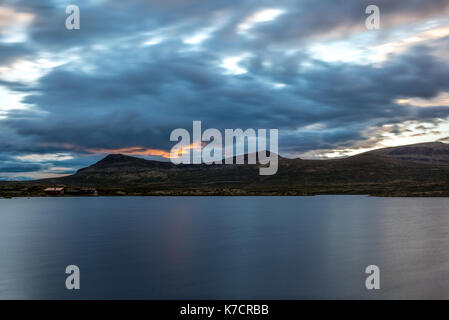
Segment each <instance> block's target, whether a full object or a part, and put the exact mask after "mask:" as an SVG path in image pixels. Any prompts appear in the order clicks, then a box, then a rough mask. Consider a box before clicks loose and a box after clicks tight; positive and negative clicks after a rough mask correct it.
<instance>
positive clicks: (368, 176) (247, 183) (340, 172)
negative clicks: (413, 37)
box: [0, 143, 449, 196]
mask: <svg viewBox="0 0 449 320" xmlns="http://www.w3.org/2000/svg"><path fill="white" fill-rule="evenodd" d="M447 149H449V145H446V144H439V143H437V144H435V143H428V144H415V145H406V146H399V147H393V148H382V149H377V150H373V151H369V152H365V153H361V154H358V155H355V156H351V157H348V158H343V159H329V160H305V159H300V158H296V159H288V158H283V157H279V164H278V166H279V167H278V172H277V173H276V174H275V175H273V176H260V175H259V168H260V165H259V164H255V165H250V164H243V165H238V164H233V165H225V164H223V165H219V164H213V165H207V164H195V165H187V164H181V165H175V164H173V163H171V162H163V161H154V160H146V159H142V158H136V157H132V156H128V155H123V154H110V155H107V156H106V157H105V158H103V159H101V160H100V161H98V162H97V163H95V164H93V165H91V166H89V167H86V168H82V169H80V170H78V171H77V172H76V173H75V174H73V175H70V176H65V177H60V178H53V179H42V180H35V181H26V182H20V183H16V184H15V185H16V186H26V187H27V188H31V189H32V190H34V191H36V192H37V191H38V190H40V189H39V188H42V186H55V185H63V186H68V187H86V186H89V187H95V188H97V189H98V190H99V191H100V194H101V195H116V194H120V195H122V194H127V195H315V194H371V195H386V196H449V165H448V164H449V154H448V155H446V150H447ZM398 150H399V151H398ZM398 154H399V155H398ZM412 156H413V157H412ZM423 157H424V158H423ZM446 157H447V158H446ZM423 159H425V160H426V161H423ZM429 159H430V160H429ZM446 160H448V161H446ZM9 185H12V184H9ZM1 192H2V191H1V190H0V194H1ZM40 194H42V193H40Z"/></svg>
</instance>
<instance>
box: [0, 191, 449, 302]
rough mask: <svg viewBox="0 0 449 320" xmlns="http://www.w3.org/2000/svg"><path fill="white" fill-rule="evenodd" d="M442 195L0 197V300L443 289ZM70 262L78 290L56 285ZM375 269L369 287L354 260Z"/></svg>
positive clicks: (408, 294) (400, 295) (447, 285)
mask: <svg viewBox="0 0 449 320" xmlns="http://www.w3.org/2000/svg"><path fill="white" fill-rule="evenodd" d="M448 208H449V198H375V197H368V196H316V197H92V198H89V197H84V198H69V197H63V198H31V199H27V198H17V199H1V200H0V298H1V299H104V298H108V299H332V298H339V299H340V298H343V299H349V298H356V299H390V298H395V299H410V298H413V299H415V298H424V299H427V298H446V299H448V298H449V245H448V244H449V210H448ZM72 264H73V265H77V266H78V267H79V268H80V272H81V289H80V290H67V289H66V288H65V279H66V277H67V276H68V275H67V274H65V268H66V266H68V265H72ZM368 265H377V266H378V267H379V268H380V286H381V289H380V290H367V289H366V288H365V279H366V277H367V276H368V275H367V274H365V268H366V267H367V266H368Z"/></svg>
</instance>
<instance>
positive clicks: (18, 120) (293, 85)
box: [0, 0, 449, 180]
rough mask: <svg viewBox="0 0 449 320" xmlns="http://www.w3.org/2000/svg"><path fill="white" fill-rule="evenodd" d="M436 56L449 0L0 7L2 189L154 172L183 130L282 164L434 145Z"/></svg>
mask: <svg viewBox="0 0 449 320" xmlns="http://www.w3.org/2000/svg"><path fill="white" fill-rule="evenodd" d="M68 5H77V6H78V7H79V9H80V29H79V30H68V29H67V28H66V24H65V21H66V19H67V17H68V14H66V7H67V6H68ZM368 5H377V6H378V7H379V9H380V28H379V29H378V30H369V29H367V27H366V25H365V20H366V19H367V17H368V16H369V15H368V14H366V13H365V9H366V7H367V6H368ZM448 53H449V0H426V1H422V0H406V1H403V0H377V1H376V0H375V1H373V0H371V1H363V0H357V1H356V0H275V1H266V0H257V1H256V0H238V1H237V0H227V1H222V0H207V1H206V0H133V1H119V0H89V1H88V0H70V1H65V0H39V1H34V0H15V1H14V0H0V137H1V139H0V180H24V179H36V178H44V177H56V176H60V175H66V174H71V173H74V172H75V171H76V170H77V169H79V168H82V167H85V166H88V165H91V164H92V163H94V162H96V161H98V160H100V159H101V158H102V157H104V156H105V155H107V154H109V153H123V154H129V155H135V156H140V157H145V158H147V159H162V160H163V159H165V158H166V157H167V153H168V152H169V150H170V148H171V147H172V146H173V145H174V142H171V141H170V139H169V137H170V132H171V131H172V130H174V129H176V128H186V129H188V130H191V128H192V121H194V120H200V121H202V125H203V129H206V128H217V129H219V130H224V129H226V128H232V129H235V128H242V129H244V130H245V129H247V128H266V129H271V128H273V129H278V130H279V153H280V154H281V155H282V156H285V157H290V158H294V157H301V158H304V159H326V158H334V157H343V156H349V155H353V154H357V153H360V152H363V151H367V150H371V149H374V148H380V147H386V146H395V145H403V144H410V143H419V142H428V141H443V142H445V141H446V142H447V141H449V138H448V137H449V54H448ZM165 160H166V159H165Z"/></svg>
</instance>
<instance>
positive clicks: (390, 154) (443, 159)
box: [365, 142, 449, 165]
mask: <svg viewBox="0 0 449 320" xmlns="http://www.w3.org/2000/svg"><path fill="white" fill-rule="evenodd" d="M365 154H368V155H376V156H380V157H385V158H391V159H400V160H406V161H412V162H420V163H427V164H443V165H449V145H448V144H446V143H442V142H428V143H418V144H411V145H406V146H400V147H392V148H383V149H378V150H373V151H369V152H366V153H365Z"/></svg>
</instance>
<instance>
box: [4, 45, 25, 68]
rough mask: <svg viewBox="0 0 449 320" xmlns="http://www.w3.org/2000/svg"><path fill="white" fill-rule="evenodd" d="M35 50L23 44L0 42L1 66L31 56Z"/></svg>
mask: <svg viewBox="0 0 449 320" xmlns="http://www.w3.org/2000/svg"><path fill="white" fill-rule="evenodd" d="M32 53H33V51H32V50H31V49H30V48H27V47H26V46H25V45H21V44H10V43H6V44H3V43H0V66H1V65H9V64H11V63H12V62H14V61H16V60H17V59H20V58H26V57H30V56H31V55H32Z"/></svg>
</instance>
